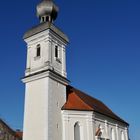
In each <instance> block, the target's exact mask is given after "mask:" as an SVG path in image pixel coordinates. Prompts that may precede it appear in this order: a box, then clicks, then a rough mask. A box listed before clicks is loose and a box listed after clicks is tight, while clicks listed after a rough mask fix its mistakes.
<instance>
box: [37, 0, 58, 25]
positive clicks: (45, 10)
mask: <svg viewBox="0 0 140 140" xmlns="http://www.w3.org/2000/svg"><path fill="white" fill-rule="evenodd" d="M58 10H59V8H58V7H57V5H55V4H54V2H53V0H42V2H41V3H40V4H38V5H37V16H38V17H39V19H40V22H41V23H42V22H53V21H54V20H55V19H56V18H57V13H58Z"/></svg>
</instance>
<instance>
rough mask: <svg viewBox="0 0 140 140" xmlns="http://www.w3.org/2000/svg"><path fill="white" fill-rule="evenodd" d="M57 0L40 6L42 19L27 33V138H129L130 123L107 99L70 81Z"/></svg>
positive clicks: (48, 1) (108, 139) (91, 139)
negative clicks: (77, 87)
mask: <svg viewBox="0 0 140 140" xmlns="http://www.w3.org/2000/svg"><path fill="white" fill-rule="evenodd" d="M58 11H59V8H58V6H57V5H56V4H55V3H54V2H53V1H52V0H42V1H41V2H40V3H39V4H38V5H37V16H38V18H39V20H40V23H39V24H38V25H37V26H35V27H32V28H31V29H30V30H28V31H27V32H26V33H25V34H24V37H23V38H24V41H25V42H26V44H27V63H26V70H25V76H24V78H23V79H22V81H23V83H24V84H25V110H24V128H23V132H24V133H23V140H129V135H128V128H129V124H128V123H127V122H126V121H124V120H123V119H121V118H120V117H119V116H117V115H116V114H115V113H113V112H112V111H111V109H109V108H108V107H107V106H106V105H105V104H104V103H103V102H101V101H100V100H98V99H95V98H94V97H91V96H90V95H88V94H87V93H84V92H82V91H80V90H79V89H76V88H75V87H72V86H71V85H70V81H69V80H68V79H67V70H66V49H67V45H68V43H69V39H68V37H67V35H66V34H65V33H63V32H62V31H61V30H60V29H59V28H58V27H57V26H56V25H54V21H55V20H56V18H57V14H58Z"/></svg>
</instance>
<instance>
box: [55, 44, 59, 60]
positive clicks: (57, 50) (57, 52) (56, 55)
mask: <svg viewBox="0 0 140 140" xmlns="http://www.w3.org/2000/svg"><path fill="white" fill-rule="evenodd" d="M55 57H56V58H59V48H58V46H55Z"/></svg>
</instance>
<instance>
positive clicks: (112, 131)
mask: <svg viewBox="0 0 140 140" xmlns="http://www.w3.org/2000/svg"><path fill="white" fill-rule="evenodd" d="M111 140H115V131H114V129H113V128H112V129H111Z"/></svg>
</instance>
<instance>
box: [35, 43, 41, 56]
mask: <svg viewBox="0 0 140 140" xmlns="http://www.w3.org/2000/svg"><path fill="white" fill-rule="evenodd" d="M40 53H41V48H40V45H37V49H36V57H40Z"/></svg>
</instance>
